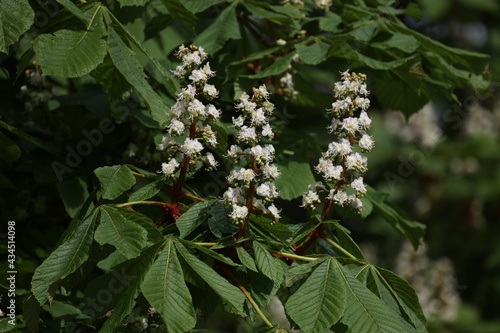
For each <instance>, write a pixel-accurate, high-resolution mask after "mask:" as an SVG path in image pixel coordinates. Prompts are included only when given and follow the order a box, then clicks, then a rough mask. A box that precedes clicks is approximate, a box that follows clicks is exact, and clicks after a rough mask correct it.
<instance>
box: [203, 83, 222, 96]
mask: <svg viewBox="0 0 500 333" xmlns="http://www.w3.org/2000/svg"><path fill="white" fill-rule="evenodd" d="M203 92H204V93H205V94H207V95H208V96H210V97H211V98H216V97H217V96H219V91H218V90H217V89H216V88H215V86H214V85H213V84H205V85H204V86H203Z"/></svg>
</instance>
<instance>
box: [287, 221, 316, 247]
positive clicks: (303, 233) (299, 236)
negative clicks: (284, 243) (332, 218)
mask: <svg viewBox="0 0 500 333" xmlns="http://www.w3.org/2000/svg"><path fill="white" fill-rule="evenodd" d="M320 224H321V222H318V223H311V222H308V223H304V224H303V225H302V226H301V227H300V228H299V229H298V230H297V231H296V232H295V233H294V234H293V239H292V241H291V242H290V244H297V243H298V242H299V241H302V240H303V239H305V238H306V237H307V235H309V234H310V233H311V231H313V230H314V229H316V228H317V227H318V226H319V225H320Z"/></svg>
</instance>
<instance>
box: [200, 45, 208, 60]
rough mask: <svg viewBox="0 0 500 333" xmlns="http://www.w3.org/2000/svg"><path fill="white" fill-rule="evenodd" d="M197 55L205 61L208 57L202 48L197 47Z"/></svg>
mask: <svg viewBox="0 0 500 333" xmlns="http://www.w3.org/2000/svg"><path fill="white" fill-rule="evenodd" d="M198 53H199V54H200V57H201V58H202V59H206V58H207V57H208V54H207V53H206V52H205V49H204V48H203V46H198Z"/></svg>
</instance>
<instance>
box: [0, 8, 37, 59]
mask: <svg viewBox="0 0 500 333" xmlns="http://www.w3.org/2000/svg"><path fill="white" fill-rule="evenodd" d="M34 18H35V12H34V11H33V9H32V8H31V6H30V4H29V2H28V0H2V1H0V52H3V53H8V52H9V46H11V45H12V44H13V43H14V42H15V41H17V39H18V38H19V37H20V36H21V35H22V34H23V33H25V32H26V31H27V30H28V29H29V28H30V26H31V24H32V23H33V19H34Z"/></svg>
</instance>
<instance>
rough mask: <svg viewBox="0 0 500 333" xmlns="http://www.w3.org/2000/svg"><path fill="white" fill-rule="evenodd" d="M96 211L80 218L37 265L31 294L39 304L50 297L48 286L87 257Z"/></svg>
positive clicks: (69, 272)
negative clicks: (59, 242) (76, 224)
mask: <svg viewBox="0 0 500 333" xmlns="http://www.w3.org/2000/svg"><path fill="white" fill-rule="evenodd" d="M96 219H97V211H94V212H93V213H92V214H90V215H89V216H88V217H87V218H85V219H83V220H81V222H80V223H79V225H78V226H77V227H75V228H74V231H73V233H72V234H71V235H68V236H67V237H66V240H65V242H63V243H62V244H61V245H59V247H58V248H57V249H56V250H55V251H54V252H52V253H51V254H50V256H49V257H48V258H47V259H45V261H44V262H43V263H42V264H41V265H40V266H38V268H37V269H36V270H35V274H34V275H33V279H32V281H31V289H32V291H33V295H34V296H35V298H36V299H37V301H38V302H39V303H40V304H44V303H45V302H46V301H47V300H48V299H49V297H50V295H49V292H48V291H49V288H50V286H51V285H52V284H53V283H54V282H57V281H58V280H61V279H63V278H65V277H66V276H68V275H69V274H71V273H73V272H74V271H75V270H76V269H77V268H78V267H80V266H81V265H82V264H83V263H84V262H85V261H86V260H87V258H88V255H89V252H90V246H91V244H92V240H93V235H94V227H95V222H96Z"/></svg>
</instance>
